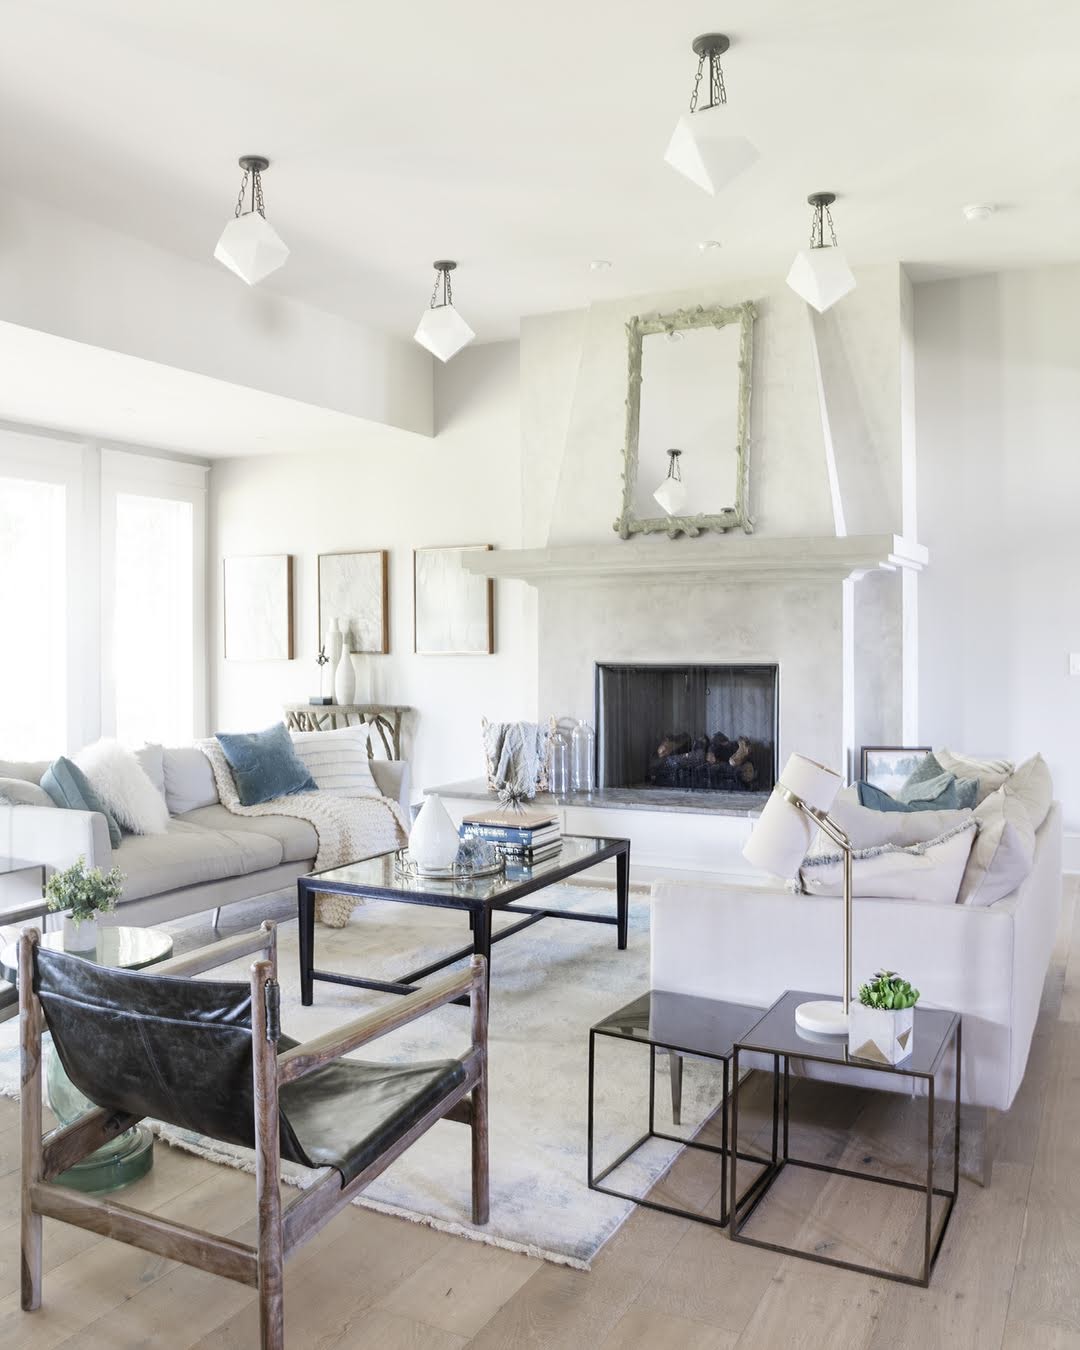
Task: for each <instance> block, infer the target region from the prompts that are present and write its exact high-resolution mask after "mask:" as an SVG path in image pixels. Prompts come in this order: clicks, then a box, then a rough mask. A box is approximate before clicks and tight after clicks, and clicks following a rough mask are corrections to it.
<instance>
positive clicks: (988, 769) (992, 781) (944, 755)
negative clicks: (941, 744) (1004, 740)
mask: <svg viewBox="0 0 1080 1350" xmlns="http://www.w3.org/2000/svg"><path fill="white" fill-rule="evenodd" d="M934 758H935V759H936V760H937V762H938V763H939V764H940V765H941V767H942V769H944V771H945V772H946V773H954V774H956V776H957V778H967V779H977V780H978V788H977V789H976V797H975V805H976V806H978V804H979V802H982V801H985V800H986V798H987V797H989V796H990V794H991V792H996V791H997V790H998V788H999V787H1001V785H1002V784H1003V783H1004V782H1005V779H1006V778H1008V776H1009V774H1011V773H1012V771H1013V769H1014V768H1015V765H1014V764H1013V763H1012V761H1011V760H1008V759H973V758H972V757H971V756H970V755H959V754H957V753H956V752H955V751H953V750H935V751H934Z"/></svg>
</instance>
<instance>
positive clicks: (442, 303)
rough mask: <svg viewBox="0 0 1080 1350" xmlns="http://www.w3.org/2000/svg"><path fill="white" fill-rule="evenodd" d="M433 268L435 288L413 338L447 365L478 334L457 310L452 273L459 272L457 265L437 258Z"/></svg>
mask: <svg viewBox="0 0 1080 1350" xmlns="http://www.w3.org/2000/svg"><path fill="white" fill-rule="evenodd" d="M432 266H433V267H434V268H435V287H434V289H433V290H432V292H431V304H430V305H429V306H428V308H427V309H426V310H424V313H423V316H422V317H421V319H420V322H419V323H418V324H417V325H416V332H415V333H414V334H413V338H414V340H415V341H416V342H419V344H420V346H421V347H426V348H427V350H428V351H429V352H430V353H431V354H432V356H437V357H438V358H439V360H440V361H443V362H446V361H449V360H450V358H451V357H452V356H456V355H457V354H458V352H459V351H461V349H462V347H466V346H468V344H469V343H470V342H471V341H472V340H473V338H474V337H475V336H476V334H475V333H474V332H473V330H472V329H471V328H470V327H469V325H468V324H467V323H466V322H465V320H464V319H463V318H462V317H461V315H460V314H459V313H458V312H457V310H456V309H455V308H454V293H453V288H452V286H451V284H450V273H451V272H453V271H455V270H456V268H457V263H456V262H453V261H451V260H450V259H449V258H438V259H436V261H435V262H434V263H433V264H432ZM440 286H441V287H442V298H441V299H440V297H439V287H440Z"/></svg>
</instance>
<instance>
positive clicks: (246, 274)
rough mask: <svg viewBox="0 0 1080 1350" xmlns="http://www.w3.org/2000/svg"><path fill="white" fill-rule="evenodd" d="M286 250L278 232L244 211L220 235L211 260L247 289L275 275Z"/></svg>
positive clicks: (254, 214)
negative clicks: (224, 267)
mask: <svg viewBox="0 0 1080 1350" xmlns="http://www.w3.org/2000/svg"><path fill="white" fill-rule="evenodd" d="M288 256H289V250H288V248H287V247H286V246H285V244H284V243H283V242H282V240H281V237H280V236H279V235H278V232H277V230H275V229H274V227H273V226H272V225H271V224H270V223H269V222H268V221H267V220H266V218H265V217H264V216H261V215H260V214H259V212H258V211H245V212H244V214H243V215H242V216H237V217H236V218H235V219H234V220H230V221H229V223H228V225H226V226H225V228H224V229H223V230H222V232H221V238H220V239H219V240H218V241H217V248H215V249H214V257H215V258H216V259H217V260H218V262H219V263H224V264H225V266H226V267H227V268H228V269H229V271H230V272H235V273H236V275H237V276H238V277H240V278H241V279H242V280H244V281H246V282H247V284H248V285H249V286H254V285H255V283H256V282H259V281H262V279H263V278H264V277H268V276H269V275H270V273H271V272H276V271H277V269H278V268H279V267H280V266H281V264H282V263H283V262H284V261H285V259H286V258H287V257H288Z"/></svg>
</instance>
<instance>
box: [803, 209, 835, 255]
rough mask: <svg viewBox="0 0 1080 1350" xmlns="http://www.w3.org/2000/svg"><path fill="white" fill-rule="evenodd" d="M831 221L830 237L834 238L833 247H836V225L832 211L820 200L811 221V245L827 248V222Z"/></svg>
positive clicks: (812, 246)
mask: <svg viewBox="0 0 1080 1350" xmlns="http://www.w3.org/2000/svg"><path fill="white" fill-rule="evenodd" d="M826 221H828V222H829V237H830V239H831V240H832V247H833V248H836V247H837V243H836V227H835V226H834V225H833V218H832V211H830V210H829V207H828V206H827V205H826V204H825V203H824V202H819V203H818V204H817V205H816V206H815V207H814V215H813V219H812V220H811V221H810V247H811V248H825V247H826V245H825V222H826Z"/></svg>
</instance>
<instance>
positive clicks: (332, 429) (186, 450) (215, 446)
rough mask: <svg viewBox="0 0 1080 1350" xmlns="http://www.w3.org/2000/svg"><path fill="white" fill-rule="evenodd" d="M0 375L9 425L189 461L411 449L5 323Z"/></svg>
mask: <svg viewBox="0 0 1080 1350" xmlns="http://www.w3.org/2000/svg"><path fill="white" fill-rule="evenodd" d="M0 370H2V371H3V372H4V375H3V382H2V384H0V415H2V416H3V417H4V419H5V420H7V421H10V422H14V423H18V424H23V425H26V426H33V427H42V428H48V429H50V430H52V431H61V432H67V433H70V434H72V435H76V436H79V437H81V438H90V439H94V440H99V441H108V442H111V443H113V444H116V443H121V442H122V443H124V444H128V445H135V446H146V447H149V448H151V449H157V450H170V451H175V452H177V453H180V454H183V455H185V456H187V457H190V456H191V455H193V454H194V455H201V456H203V457H205V458H206V459H216V458H221V457H223V456H226V455H264V454H276V453H288V452H292V453H295V452H296V451H298V450H303V451H306V452H307V451H310V452H311V453H317V452H320V451H331V450H345V451H356V450H358V449H360V448H362V447H363V446H365V445H368V444H372V443H376V444H377V445H378V446H379V448H380V450H382V451H383V452H385V451H386V449H387V448H388V447H390V446H392V445H393V443H394V438H395V437H401V438H402V439H403V440H408V439H409V433H408V432H406V431H398V430H396V429H394V428H392V427H386V426H378V427H375V426H374V424H372V423H370V422H366V421H364V420H363V419H362V418H359V417H350V416H348V415H347V414H346V413H341V412H335V411H333V410H332V409H330V408H317V407H315V406H313V405H312V404H310V403H300V402H298V401H297V400H295V399H291V398H282V397H280V396H279V395H277V394H266V393H263V392H262V391H261V390H258V389H247V388H245V387H244V386H242V385H239V384H228V383H226V381H224V380H214V379H210V378H209V377H208V376H206V375H196V374H193V373H192V372H191V371H188V370H179V369H177V368H176V367H175V366H164V365H159V364H158V363H157V362H154V361H142V360H140V359H139V358H137V357H134V356H127V355H125V354H123V353H121V352H110V351H105V350H104V349H103V348H101V347H91V346H89V345H87V344H85V343H82V342H72V341H71V340H70V339H68V338H62V337H54V336H53V335H52V334H51V333H39V332H36V331H35V330H34V329H32V328H22V327H19V326H17V325H16V324H10V323H2V322H0ZM163 410H167V416H163ZM375 436H377V440H374V437H375Z"/></svg>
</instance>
